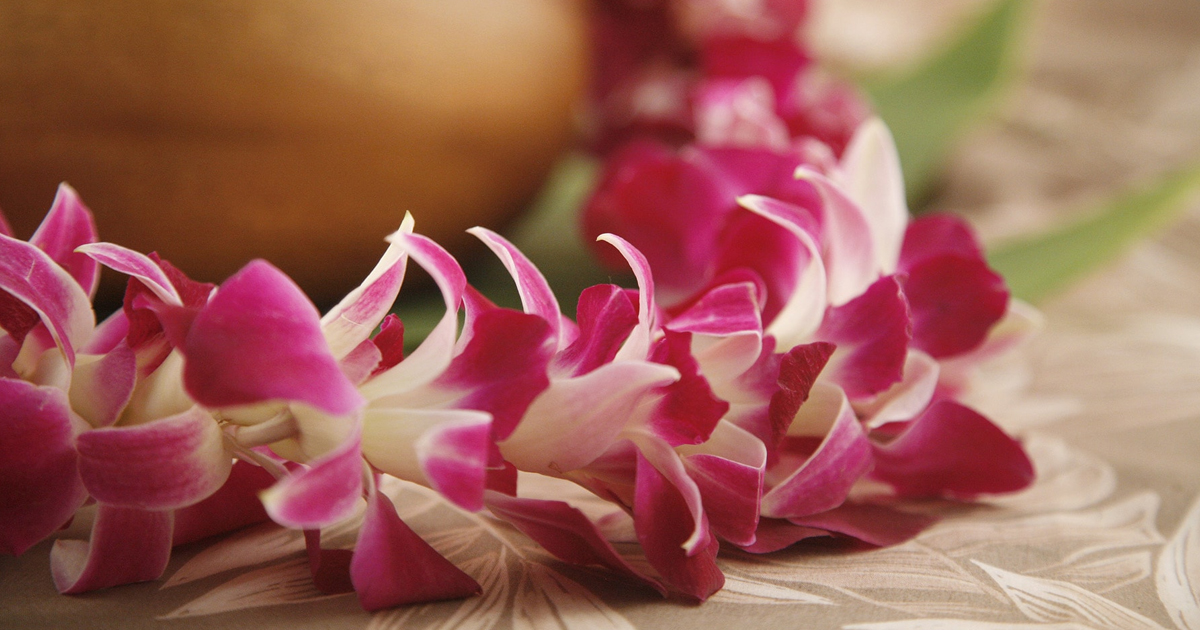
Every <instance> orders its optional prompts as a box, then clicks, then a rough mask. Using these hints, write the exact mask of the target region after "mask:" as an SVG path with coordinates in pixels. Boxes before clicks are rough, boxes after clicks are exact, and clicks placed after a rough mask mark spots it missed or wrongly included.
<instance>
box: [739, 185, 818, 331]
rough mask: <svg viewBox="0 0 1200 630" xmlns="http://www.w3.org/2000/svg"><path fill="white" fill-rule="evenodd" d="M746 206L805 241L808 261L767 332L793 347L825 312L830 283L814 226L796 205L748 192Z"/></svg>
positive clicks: (741, 199) (741, 200)
mask: <svg viewBox="0 0 1200 630" xmlns="http://www.w3.org/2000/svg"><path fill="white" fill-rule="evenodd" d="M738 203H739V204H741V206H742V207H743V208H746V209H747V210H750V211H751V212H754V213H755V214H758V215H759V216H762V217H764V218H766V219H769V220H771V221H773V222H775V223H776V224H778V225H780V226H782V227H784V228H785V229H787V231H788V232H789V233H791V235H792V236H794V237H795V238H796V239H797V240H798V241H799V242H800V244H801V246H802V251H803V252H804V253H805V258H806V259H805V260H801V261H800V265H799V266H800V268H801V269H803V271H802V272H801V275H800V278H799V280H798V282H797V284H796V287H795V289H794V290H793V291H792V292H791V295H789V296H788V298H787V301H786V302H785V304H784V306H783V308H782V310H781V311H780V312H779V314H778V315H777V316H776V317H775V319H774V321H772V322H771V323H770V324H769V325H768V327H767V332H768V333H769V334H771V335H773V336H774V337H775V338H776V339H778V340H779V345H780V347H782V348H791V347H792V346H795V345H798V344H799V343H801V342H803V341H805V340H807V339H808V338H809V336H811V335H812V333H813V332H814V331H816V329H817V327H818V326H819V325H820V323H821V319H822V318H823V317H824V315H825V306H826V304H827V285H826V272H825V263H824V262H823V261H822V260H821V254H820V249H819V248H818V247H817V243H816V241H815V240H814V239H813V234H812V232H811V231H810V230H811V229H812V226H811V225H806V223H805V221H804V219H803V217H802V215H800V214H799V213H798V212H797V211H796V210H795V209H794V207H792V206H790V205H789V204H786V203H783V202H781V201H778V200H775V199H771V198H769V197H760V196H757V195H744V196H742V197H739V198H738Z"/></svg>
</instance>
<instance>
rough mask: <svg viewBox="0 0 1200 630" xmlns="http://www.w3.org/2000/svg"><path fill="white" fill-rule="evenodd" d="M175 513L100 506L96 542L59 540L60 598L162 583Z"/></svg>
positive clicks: (53, 568) (55, 553)
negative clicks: (126, 586)
mask: <svg viewBox="0 0 1200 630" xmlns="http://www.w3.org/2000/svg"><path fill="white" fill-rule="evenodd" d="M171 520H172V519H171V512H169V511H149V510H140V509H137V508H123V507H116V506H112V505H104V504H101V505H100V506H99V507H98V508H97V510H96V522H95V524H93V525H92V537H91V540H89V541H87V542H84V541H82V540H58V541H55V543H54V548H53V549H52V550H51V552H50V572H51V575H52V576H53V577H54V586H55V588H57V589H58V592H60V593H86V592H87V591H94V590H97V589H101V588H108V587H110V586H120V585H122V584H132V583H134V582H145V581H147V580H154V579H158V577H159V576H161V575H162V573H163V571H165V570H166V568H167V561H168V560H169V559H170V557H171V529H172V527H171Z"/></svg>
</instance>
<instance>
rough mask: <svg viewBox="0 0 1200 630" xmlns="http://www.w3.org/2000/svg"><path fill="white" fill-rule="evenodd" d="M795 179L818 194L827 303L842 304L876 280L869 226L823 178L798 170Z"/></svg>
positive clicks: (848, 200)
mask: <svg viewBox="0 0 1200 630" xmlns="http://www.w3.org/2000/svg"><path fill="white" fill-rule="evenodd" d="M796 177H797V178H800V179H803V180H805V181H807V182H809V183H811V184H812V185H813V186H814V187H815V188H816V189H817V192H819V193H820V195H821V202H822V204H821V207H822V213H821V214H822V216H821V243H822V245H823V246H824V248H825V249H824V253H825V267H826V270H827V272H828V273H829V301H830V302H832V303H833V304H844V303H845V302H847V301H848V300H850V299H851V298H853V297H854V296H856V295H859V294H860V293H862V292H863V290H864V289H866V288H867V286H868V285H870V284H871V282H873V281H874V280H875V278H877V277H879V271H880V265H879V263H878V261H877V258H876V252H875V239H874V237H873V235H872V234H871V226H870V225H868V224H867V219H866V216H865V215H864V214H863V210H862V208H860V207H859V206H858V204H857V203H855V202H854V200H853V199H851V198H850V197H848V196H847V195H846V193H845V191H843V190H842V189H841V188H840V187H839V186H838V185H837V184H835V183H833V182H832V181H830V180H829V179H828V178H826V177H825V176H824V175H822V174H820V173H818V172H817V171H814V170H812V169H810V168H808V167H801V168H800V169H799V170H797V171H796Z"/></svg>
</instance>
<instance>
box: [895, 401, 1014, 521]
mask: <svg viewBox="0 0 1200 630" xmlns="http://www.w3.org/2000/svg"><path fill="white" fill-rule="evenodd" d="M875 462H876V465H875V471H874V472H873V473H872V477H874V478H875V479H878V480H880V481H883V482H884V483H887V484H890V485H891V486H892V487H893V488H895V490H896V492H897V493H898V494H900V495H902V496H945V497H954V498H962V499H970V498H973V497H976V496H978V495H980V494H986V493H998V492H1013V491H1016V490H1020V489H1022V488H1024V487H1026V486H1028V485H1029V484H1030V483H1032V482H1033V476H1034V473H1033V464H1032V463H1031V462H1030V461H1029V457H1028V456H1027V455H1026V454H1025V451H1024V449H1022V448H1021V444H1020V442H1018V441H1016V440H1014V439H1013V438H1011V437H1009V436H1008V435H1006V434H1005V433H1004V432H1003V431H1001V430H1000V429H999V428H998V427H997V426H996V425H994V424H992V423H991V421H989V420H988V419H987V418H985V417H983V416H982V415H980V414H979V413H977V412H975V411H974V410H972V409H970V408H969V407H965V406H963V405H960V404H958V403H955V402H951V401H940V402H936V403H934V404H933V405H932V406H931V407H929V409H928V410H927V411H926V412H925V413H924V414H922V415H921V417H920V418H918V419H917V420H916V421H914V422H913V423H912V425H911V426H909V427H908V428H907V430H905V431H904V432H903V433H901V434H900V435H899V436H897V437H896V439H895V440H893V441H891V442H889V443H888V444H886V445H883V446H876V447H875Z"/></svg>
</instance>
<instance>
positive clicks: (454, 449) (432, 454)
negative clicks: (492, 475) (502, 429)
mask: <svg viewBox="0 0 1200 630" xmlns="http://www.w3.org/2000/svg"><path fill="white" fill-rule="evenodd" d="M491 436H492V428H491V422H488V421H484V422H480V421H478V420H475V419H471V418H466V419H464V420H461V421H457V422H442V423H440V424H437V425H435V426H433V427H431V428H430V429H428V430H427V431H425V433H424V434H422V435H421V437H420V438H418V439H417V441H416V443H415V444H414V447H415V449H416V452H417V462H418V463H419V464H420V466H421V471H422V472H423V473H424V474H425V478H426V479H427V480H428V481H429V485H430V486H432V487H433V489H434V490H437V491H438V492H440V493H441V494H442V495H443V496H445V497H446V498H447V499H449V500H450V501H452V502H453V503H454V504H455V505H458V506H459V507H461V508H463V509H465V510H471V511H476V510H480V509H482V508H483V491H484V489H485V488H486V487H487V468H488V457H489V454H490V449H491V445H492V443H493V442H492V437H491Z"/></svg>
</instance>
